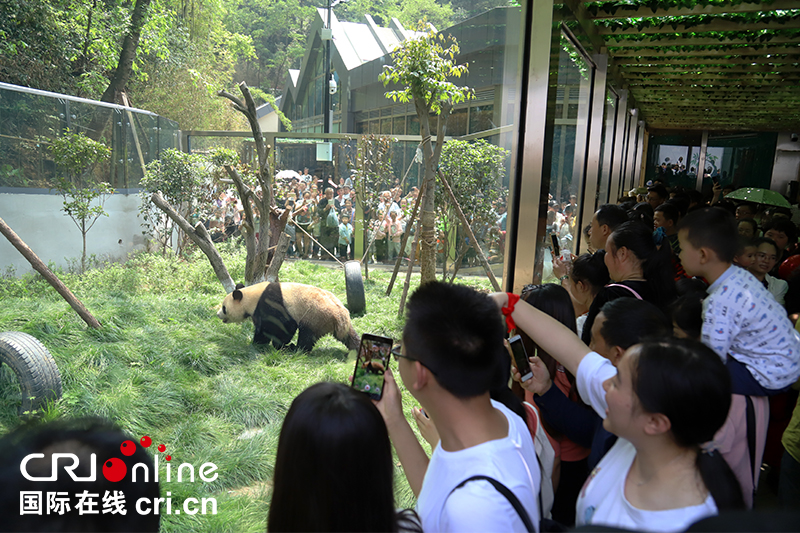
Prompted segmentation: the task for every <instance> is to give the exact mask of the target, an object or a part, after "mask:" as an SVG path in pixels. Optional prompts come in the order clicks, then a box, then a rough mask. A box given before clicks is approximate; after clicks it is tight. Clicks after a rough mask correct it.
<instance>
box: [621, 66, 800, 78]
mask: <svg viewBox="0 0 800 533" xmlns="http://www.w3.org/2000/svg"><path fill="white" fill-rule="evenodd" d="M798 72H800V67H795V66H792V64H791V63H789V64H787V65H782V66H775V65H774V64H772V63H765V64H762V65H752V64H750V63H748V64H747V65H739V66H736V67H726V66H725V65H683V66H682V65H675V66H674V68H670V67H668V66H666V65H653V66H648V65H637V66H634V65H629V66H627V67H625V69H623V70H622V75H623V76H625V78H626V79H629V78H630V77H632V76H634V75H637V74H655V75H656V76H661V75H666V76H673V75H677V76H681V77H682V76H687V77H691V76H696V75H698V74H699V75H703V76H709V75H712V74H713V75H720V76H725V75H729V74H730V75H733V74H761V73H764V74H795V73H798Z"/></svg>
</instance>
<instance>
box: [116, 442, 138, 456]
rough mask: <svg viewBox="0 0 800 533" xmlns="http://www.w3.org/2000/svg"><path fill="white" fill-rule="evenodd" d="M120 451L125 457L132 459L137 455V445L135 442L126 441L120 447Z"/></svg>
mask: <svg viewBox="0 0 800 533" xmlns="http://www.w3.org/2000/svg"><path fill="white" fill-rule="evenodd" d="M119 451H121V452H122V455H124V456H125V457H130V456H131V455H133V454H134V453H136V443H135V442H133V441H132V440H126V441H125V442H123V443H122V444H121V445H120V447H119Z"/></svg>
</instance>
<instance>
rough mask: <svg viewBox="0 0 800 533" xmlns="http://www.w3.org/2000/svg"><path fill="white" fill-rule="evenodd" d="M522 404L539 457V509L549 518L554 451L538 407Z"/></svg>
mask: <svg viewBox="0 0 800 533" xmlns="http://www.w3.org/2000/svg"><path fill="white" fill-rule="evenodd" d="M523 405H524V406H525V414H526V415H527V418H528V429H530V430H531V437H533V447H534V448H535V449H536V458H537V459H539V472H541V479H540V484H539V487H540V489H539V510H540V512H541V516H542V519H545V518H550V516H551V515H550V510H551V509H552V508H553V500H554V499H555V496H554V492H553V479H552V476H553V463H554V462H555V459H556V452H555V450H553V445H552V444H550V439H549V438H548V437H547V432H546V431H545V429H544V427H543V426H542V424H541V422H540V420H541V417H540V415H539V408H538V407H536V405H533V404H530V403H528V402H523Z"/></svg>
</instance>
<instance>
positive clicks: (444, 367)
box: [377, 282, 540, 532]
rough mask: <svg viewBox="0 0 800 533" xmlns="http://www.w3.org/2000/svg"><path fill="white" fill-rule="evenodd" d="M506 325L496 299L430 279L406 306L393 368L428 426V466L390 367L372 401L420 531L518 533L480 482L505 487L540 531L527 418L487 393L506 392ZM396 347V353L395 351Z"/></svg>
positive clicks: (500, 498) (513, 517)
mask: <svg viewBox="0 0 800 533" xmlns="http://www.w3.org/2000/svg"><path fill="white" fill-rule="evenodd" d="M504 332H505V326H504V324H503V321H502V318H501V317H500V316H499V314H498V313H497V307H496V305H495V304H494V302H493V301H492V300H491V299H490V298H489V297H488V296H486V295H484V294H481V293H478V292H477V291H474V290H473V289H471V288H468V287H464V286H461V285H451V284H447V283H440V282H432V283H427V284H425V285H423V286H422V287H420V288H419V289H417V291H416V292H415V293H414V294H413V295H412V296H411V298H410V299H409V302H408V318H407V320H406V325H405V328H404V331H403V345H402V348H396V349H395V350H393V353H395V355H396V357H397V358H398V359H399V362H398V372H399V374H400V376H401V377H402V379H403V383H404V384H405V386H406V388H407V389H408V390H409V392H410V393H411V395H412V396H414V398H415V399H416V400H417V401H419V403H420V405H421V406H422V408H423V409H424V412H425V413H426V414H427V416H429V417H430V419H431V421H432V422H433V423H434V424H435V426H436V429H437V430H438V432H439V437H440V441H439V444H438V445H437V446H436V448H435V449H434V451H433V455H432V456H431V458H430V461H429V460H428V457H427V455H426V454H425V451H424V450H423V449H422V447H421V446H420V444H419V442H418V441H417V438H416V436H415V435H414V433H413V431H412V430H411V427H410V426H409V424H408V421H407V420H406V418H405V416H404V414H403V408H402V402H401V397H400V391H399V389H398V387H397V384H396V382H395V380H394V376H393V374H392V372H391V370H387V371H386V374H385V376H386V384H385V386H384V393H383V398H382V399H381V400H380V401H379V402H377V406H378V409H379V410H380V411H381V414H382V415H383V417H384V420H385V421H386V426H387V429H388V430H389V436H390V437H391V439H392V443H393V444H394V447H395V449H396V451H397V455H398V457H399V459H400V462H401V464H402V466H403V470H404V471H405V473H406V477H407V479H408V482H409V484H410V485H411V489H412V490H413V491H414V494H415V495H417V496H418V502H417V512H418V513H419V515H420V517H421V518H422V529H423V530H424V531H456V532H457V531H525V529H526V528H525V525H524V522H523V519H522V518H521V515H520V514H519V513H518V512H517V511H516V510H515V509H514V507H513V506H512V504H511V503H510V502H509V500H508V499H507V498H506V497H505V496H504V495H503V494H501V493H500V492H499V491H498V490H497V489H496V488H495V487H494V486H493V485H492V484H491V483H490V482H488V481H485V480H472V481H467V482H466V483H465V484H463V485H462V486H460V485H461V484H462V482H464V481H466V480H469V479H470V478H471V477H473V476H476V475H478V476H487V477H489V478H492V479H494V480H496V481H498V482H500V483H501V484H502V485H504V486H505V487H507V488H508V489H509V490H510V491H511V492H512V493H513V494H514V496H516V498H517V499H518V500H519V502H520V503H521V505H522V507H523V509H524V510H525V513H526V514H527V517H528V518H529V519H530V522H531V523H532V524H533V526H534V529H537V530H538V525H539V506H538V494H539V480H540V473H539V465H538V461H537V459H536V452H535V450H534V446H533V440H532V439H531V435H530V432H529V431H528V429H527V426H526V425H525V422H524V421H523V420H522V419H521V418H520V417H519V416H517V415H516V414H514V413H513V412H512V411H511V410H509V409H508V408H507V407H505V406H504V405H503V404H501V403H499V402H496V401H494V400H492V399H491V398H490V395H489V390H490V389H494V388H496V387H498V386H505V383H506V382H507V380H508V375H507V372H506V371H505V370H506V368H507V366H506V365H504V360H503V358H507V357H508V353H507V352H506V350H505V348H504V346H503V334H504ZM398 349H401V351H399V352H398Z"/></svg>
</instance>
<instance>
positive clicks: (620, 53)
mask: <svg viewBox="0 0 800 533" xmlns="http://www.w3.org/2000/svg"><path fill="white" fill-rule="evenodd" d="M667 46H669V45H667ZM768 54H800V45H797V46H771V45H770V43H764V44H761V45H752V46H739V47H737V48H732V49H728V50H707V49H703V48H698V49H696V50H690V51H680V52H676V51H674V50H659V49H658V48H642V49H639V50H628V49H623V48H620V49H617V48H615V49H614V50H612V51H611V52H610V54H609V55H610V56H611V57H612V59H613V60H614V62H615V63H617V64H619V63H618V61H617V60H618V59H619V58H622V57H656V58H681V59H683V58H686V57H694V56H708V57H718V56H721V57H738V56H764V55H768Z"/></svg>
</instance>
